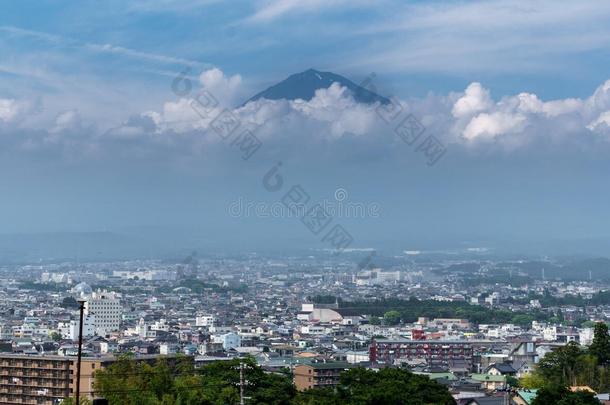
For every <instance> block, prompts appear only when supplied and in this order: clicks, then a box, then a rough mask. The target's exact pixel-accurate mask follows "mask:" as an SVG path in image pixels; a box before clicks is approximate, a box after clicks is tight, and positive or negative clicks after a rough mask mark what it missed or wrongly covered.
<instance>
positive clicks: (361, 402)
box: [95, 356, 455, 405]
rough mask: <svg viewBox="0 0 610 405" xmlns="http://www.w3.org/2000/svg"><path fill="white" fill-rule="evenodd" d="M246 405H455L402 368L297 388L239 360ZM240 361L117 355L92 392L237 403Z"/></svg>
mask: <svg viewBox="0 0 610 405" xmlns="http://www.w3.org/2000/svg"><path fill="white" fill-rule="evenodd" d="M242 363H244V364H245V369H244V374H245V379H246V380H247V381H248V385H247V386H246V388H245V395H246V396H247V397H248V398H249V399H248V404H250V405H376V404H396V405H401V404H404V405H407V404H409V405H453V404H455V402H454V401H453V398H452V396H451V394H450V393H449V391H448V390H447V389H446V388H445V387H444V386H442V385H440V384H438V383H436V382H435V381H432V380H430V379H428V377H425V376H420V375H415V374H412V373H411V372H409V371H405V370H400V369H383V370H381V371H379V372H375V371H372V370H366V369H363V368H357V369H352V370H349V371H347V372H345V373H343V374H342V375H341V378H340V383H339V386H338V387H337V388H336V389H332V388H326V389H312V390H308V391H305V392H297V391H296V389H295V387H294V385H293V384H292V378H291V376H290V375H289V374H286V373H278V374H272V373H266V372H264V371H263V370H262V369H261V368H260V367H258V366H256V365H255V362H254V360H253V359H250V358H249V359H245V360H242ZM239 367H240V360H238V359H235V360H230V361H218V362H214V363H211V364H209V365H206V366H204V367H202V368H200V369H197V370H194V369H193V368H192V363H191V362H189V361H181V360H179V361H178V363H177V364H176V365H175V366H174V367H171V368H170V367H169V366H168V364H167V362H166V361H165V360H159V361H158V362H157V363H156V364H154V365H148V364H144V363H140V362H136V361H134V359H133V358H132V357H130V356H123V357H121V358H120V359H119V360H118V361H117V362H116V363H114V364H112V365H111V366H110V367H108V368H107V369H105V370H100V371H98V372H97V373H96V378H95V390H96V392H98V393H99V394H100V396H102V397H104V398H106V399H108V402H109V404H110V405H136V404H137V405H140V404H147V405H226V404H236V403H239V380H240V376H239V373H240V370H239Z"/></svg>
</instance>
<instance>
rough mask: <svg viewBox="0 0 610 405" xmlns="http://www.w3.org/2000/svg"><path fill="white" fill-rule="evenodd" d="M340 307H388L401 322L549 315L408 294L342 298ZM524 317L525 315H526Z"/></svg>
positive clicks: (368, 310)
mask: <svg viewBox="0 0 610 405" xmlns="http://www.w3.org/2000/svg"><path fill="white" fill-rule="evenodd" d="M340 306H341V307H344V308H346V307H347V308H349V309H350V310H352V311H357V312H360V313H362V314H366V315H372V316H384V314H385V313H386V312H388V311H398V312H399V314H400V319H401V320H402V321H403V322H415V321H417V318H419V317H420V316H424V317H429V318H462V319H468V320H469V321H470V322H473V323H476V324H479V323H510V322H512V321H513V319H515V317H517V316H521V315H522V317H519V318H517V319H516V320H517V321H519V322H526V323H527V322H531V321H532V320H537V321H546V320H548V318H549V315H548V314H547V313H545V312H542V311H529V312H527V313H526V312H512V311H508V310H498V309H489V308H486V307H483V306H479V305H470V304H468V303H467V302H463V301H462V302H459V301H453V302H441V301H434V300H418V299H416V298H410V299H409V300H401V299H384V300H376V301H354V302H347V301H346V302H342V303H341V304H340ZM526 317H527V318H526Z"/></svg>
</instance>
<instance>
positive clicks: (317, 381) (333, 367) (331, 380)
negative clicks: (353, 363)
mask: <svg viewBox="0 0 610 405" xmlns="http://www.w3.org/2000/svg"><path fill="white" fill-rule="evenodd" d="M349 367H350V364H348V363H345V362H335V361H322V360H320V361H312V362H310V363H306V364H298V365H296V366H294V369H293V375H294V377H293V381H294V385H295V386H296V388H297V390H299V391H305V390H308V389H311V388H318V387H320V388H322V387H334V386H336V385H337V384H339V375H340V374H341V373H342V372H343V371H345V370H347V369H348V368H349Z"/></svg>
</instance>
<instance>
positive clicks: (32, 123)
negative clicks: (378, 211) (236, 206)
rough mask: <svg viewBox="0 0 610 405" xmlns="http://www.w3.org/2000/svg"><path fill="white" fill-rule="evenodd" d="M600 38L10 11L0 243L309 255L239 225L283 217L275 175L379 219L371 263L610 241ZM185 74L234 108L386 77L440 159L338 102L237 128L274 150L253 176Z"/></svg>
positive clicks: (482, 6) (291, 234)
mask: <svg viewBox="0 0 610 405" xmlns="http://www.w3.org/2000/svg"><path fill="white" fill-rule="evenodd" d="M609 23H610V3H605V2H598V1H581V2H568V1H565V2H564V1H551V0H542V1H538V2H535V3H532V2H530V1H522V0H491V1H455V0H454V1H391V0H380V1H367V0H300V1H298V0H260V1H241V0H234V1H230V2H229V1H223V0H183V1H169V0H142V1H129V0H122V1H118V0H107V1H104V2H98V1H92V0H82V1H72V2H68V1H56V0H54V1H26V0H24V1H19V2H15V1H3V2H0V53H1V54H2V58H1V59H0V146H1V147H2V152H1V153H0V157H1V158H2V159H1V160H0V169H2V171H3V173H5V175H4V176H3V177H0V191H2V194H3V195H5V196H6V197H5V198H4V200H3V202H2V203H0V221H1V222H2V223H3V224H4V226H5V232H39V231H62V230H78V231H89V230H120V229H125V228H129V227H141V226H146V227H147V226H155V227H161V228H162V227H175V226H177V227H190V228H194V229H195V231H194V234H198V233H197V232H202V229H205V230H206V231H205V232H204V233H207V236H206V238H208V239H218V240H223V241H225V243H230V242H226V241H230V240H231V235H232V234H233V231H235V230H238V233H241V234H243V235H245V236H244V238H245V239H246V240H250V241H251V240H252V239H256V238H259V237H260V233H264V234H268V235H269V238H270V239H271V240H272V241H273V240H278V239H279V240H281V241H285V240H294V241H298V242H295V243H305V244H308V243H309V242H310V241H312V240H311V237H310V235H308V234H307V232H305V231H303V230H302V229H300V228H298V224H294V223H293V222H290V221H288V220H286V221H265V220H262V219H252V218H250V219H243V218H242V219H239V220H237V219H235V218H229V217H227V213H226V207H227V206H228V204H230V203H231V202H232V201H235V200H236V199H237V198H240V197H247V198H250V199H252V200H254V201H260V200H268V201H273V200H276V199H277V197H276V196H270V195H268V194H266V193H265V192H264V190H261V187H260V178H261V176H262V174H264V173H265V172H266V171H267V170H268V168H269V167H270V166H271V165H272V164H274V163H275V162H277V161H278V160H282V161H284V163H285V166H284V168H285V170H287V171H288V173H291V176H292V178H294V179H296V180H295V181H299V182H301V183H302V184H309V185H310V189H311V190H315V194H316V195H318V196H319V198H324V197H325V196H332V195H333V192H334V190H336V189H337V188H338V187H343V188H346V189H348V190H349V192H350V196H352V198H354V199H358V201H363V202H368V203H370V202H378V203H379V204H380V205H381V206H382V211H383V212H384V213H385V214H384V215H383V216H382V217H381V218H377V219H374V220H373V219H370V218H369V219H366V220H362V221H352V224H351V225H352V227H353V229H354V230H358V232H359V233H360V234H361V235H362V234H366V235H368V236H367V237H363V236H361V238H360V239H359V241H360V242H359V243H360V245H366V244H375V243H378V244H380V243H381V242H380V241H388V240H389V241H391V242H392V243H393V244H394V245H401V243H403V242H402V241H403V240H404V241H405V242H404V243H403V244H404V245H405V248H407V246H406V245H413V244H415V245H417V244H418V243H419V242H418V237H417V236H415V235H420V236H421V240H424V239H425V240H435V239H439V240H440V239H451V240H452V241H453V242H456V241H458V242H460V241H461V242H463V241H465V240H469V239H472V240H473V241H477V242H472V243H475V244H476V243H490V244H495V245H497V244H498V242H490V241H497V240H500V239H503V238H504V239H503V240H505V239H518V238H523V237H524V236H528V237H529V236H532V237H535V238H538V240H540V239H545V238H546V239H548V238H559V239H568V240H569V239H570V238H578V239H586V238H606V237H607V236H608V232H607V231H606V229H607V228H608V226H609V225H610V222H609V220H608V219H607V215H606V207H607V203H608V202H609V200H610V194H609V193H608V192H607V191H606V187H605V182H606V176H605V173H607V170H608V169H609V168H610V165H609V164H608V163H607V162H608V157H610V147H609V146H610V143H608V137H609V136H610V84H608V83H607V82H606V81H607V80H609V79H610V73H608V69H607V67H608V66H609V64H610V24H609ZM187 67H188V68H190V71H189V74H188V75H189V77H190V80H191V81H192V83H193V84H194V87H195V90H201V89H202V88H206V89H208V90H210V91H211V92H212V93H213V94H214V96H215V97H216V98H218V99H219V101H220V103H221V105H222V106H226V107H228V108H233V107H235V106H238V105H240V104H241V103H242V102H243V101H244V100H246V99H248V98H249V97H250V96H252V95H253V94H255V93H257V92H258V91H260V90H262V89H264V88H265V87H267V86H269V85H271V84H274V83H276V82H278V81H279V80H282V79H284V78H285V77H287V76H289V75H290V74H293V73H296V72H300V71H303V70H306V69H308V68H311V67H314V68H317V69H319V70H323V71H326V70H328V71H332V72H335V73H338V74H342V75H344V76H346V77H348V78H351V79H352V80H354V81H355V82H360V81H361V80H362V79H364V78H365V77H367V75H369V74H370V73H371V72H375V74H376V77H375V82H374V85H375V87H376V88H377V89H378V90H379V92H380V93H381V94H383V95H387V96H394V97H396V100H398V101H399V102H400V103H401V105H402V106H403V108H404V111H405V114H406V112H407V111H408V112H410V113H413V114H414V115H415V116H416V117H417V118H418V119H419V120H420V121H421V122H422V123H423V125H424V126H425V127H426V131H427V132H426V133H427V134H428V133H429V134H434V135H435V136H437V137H438V139H440V141H442V143H443V145H445V147H446V148H447V151H448V153H447V154H446V156H445V157H444V158H443V160H442V161H441V162H439V164H437V165H435V166H434V167H428V165H426V162H425V159H423V158H422V157H421V154H419V155H418V154H416V153H415V152H414V149H413V148H408V147H407V146H405V145H404V144H403V143H400V140H397V139H396V135H395V133H394V131H393V130H394V127H395V125H396V122H392V123H390V124H388V123H385V122H384V121H383V120H382V119H380V117H379V116H378V115H377V114H376V113H375V110H374V109H371V108H370V107H366V106H363V105H358V104H357V103H354V101H353V99H351V98H350V96H349V94H347V93H345V92H343V91H342V90H341V89H340V88H336V89H329V91H324V92H322V93H320V94H319V95H318V96H317V97H316V98H315V99H314V100H312V101H311V102H310V103H305V104H298V103H296V104H295V103H288V102H286V103H281V102H277V103H266V102H261V103H257V104H255V105H254V104H253V105H249V106H246V107H243V108H238V109H235V110H234V112H235V114H237V115H239V117H240V118H241V119H242V122H243V123H244V125H245V126H248V127H249V128H250V129H252V130H253V131H256V134H257V135H258V136H259V137H260V139H261V140H262V141H263V143H264V145H265V148H263V149H262V150H261V152H260V153H258V155H257V158H256V159H252V160H251V161H248V162H244V161H241V160H240V159H239V157H236V156H235V154H234V153H233V149H231V148H230V147H227V144H226V142H225V143H223V142H220V141H219V140H218V139H217V138H216V137H215V136H214V135H213V134H211V133H210V132H211V131H210V127H209V121H208V122H205V120H204V122H201V120H200V119H199V118H198V117H197V116H196V115H195V114H194V113H193V111H192V109H191V108H190V107H189V100H190V97H192V96H193V95H192V94H190V95H186V96H184V97H180V96H177V95H176V94H173V93H172V90H171V84H172V81H173V80H174V78H175V77H176V75H177V74H179V72H181V71H183V70H184V69H185V68H187ZM193 94H194V93H193ZM9 173H10V175H9ZM313 192H314V191H312V193H313ZM242 227H243V228H242ZM212 230H213V231H212ZM210 233H212V234H213V235H214V237H212V236H210ZM198 235H200V234H198ZM199 237H200V236H197V237H196V238H195V240H201V238H200V239H197V238H199ZM291 238H294V239H291ZM485 241H487V242H485ZM313 242H316V241H315V240H314V241H313ZM313 242H312V244H313V245H314V246H317V245H315V243H313ZM461 242H460V243H461ZM196 243H197V242H193V240H189V242H188V243H187V242H185V244H191V245H196ZM269 243H273V242H269ZM401 246H402V245H401ZM191 247H196V246H189V248H191ZM417 247H419V246H417Z"/></svg>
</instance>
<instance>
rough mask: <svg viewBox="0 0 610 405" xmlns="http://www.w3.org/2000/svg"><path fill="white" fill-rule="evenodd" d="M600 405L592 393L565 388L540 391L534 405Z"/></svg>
mask: <svg viewBox="0 0 610 405" xmlns="http://www.w3.org/2000/svg"><path fill="white" fill-rule="evenodd" d="M548 404H557V405H600V402H599V400H598V399H597V398H595V395H593V393H592V392H589V391H577V392H571V391H570V390H568V389H567V388H566V387H564V386H555V387H546V388H541V389H540V390H538V394H537V395H536V398H534V400H533V401H532V405H548Z"/></svg>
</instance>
